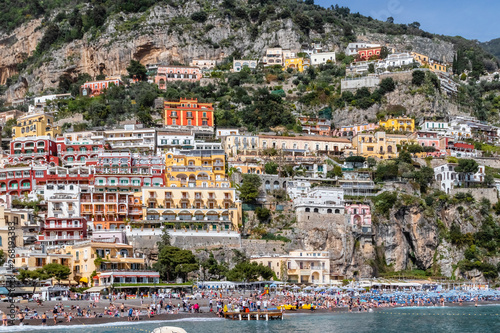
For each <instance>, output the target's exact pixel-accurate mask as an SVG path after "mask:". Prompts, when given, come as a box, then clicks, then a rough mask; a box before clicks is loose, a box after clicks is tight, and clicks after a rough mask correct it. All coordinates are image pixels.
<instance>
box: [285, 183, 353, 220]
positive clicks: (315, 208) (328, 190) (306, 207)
mask: <svg viewBox="0 0 500 333" xmlns="http://www.w3.org/2000/svg"><path fill="white" fill-rule="evenodd" d="M300 194H301V195H300V196H297V197H296V198H295V199H294V200H293V206H294V207H295V210H296V212H305V213H321V214H344V190H343V189H342V188H340V187H315V188H311V189H309V190H308V191H305V192H301V193H300Z"/></svg>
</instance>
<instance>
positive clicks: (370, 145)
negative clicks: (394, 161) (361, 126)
mask: <svg viewBox="0 0 500 333" xmlns="http://www.w3.org/2000/svg"><path fill="white" fill-rule="evenodd" d="M407 142H409V138H408V137H407V136H406V135H401V134H387V133H385V132H382V131H380V132H375V133H358V134H357V135H356V136H355V137H354V138H352V145H353V147H354V151H353V152H351V154H352V155H354V154H356V155H358V156H364V157H377V158H380V159H387V158H395V157H398V155H399V149H398V146H401V145H403V144H405V143H407Z"/></svg>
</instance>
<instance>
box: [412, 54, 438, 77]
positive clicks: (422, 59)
mask: <svg viewBox="0 0 500 333" xmlns="http://www.w3.org/2000/svg"><path fill="white" fill-rule="evenodd" d="M411 56H412V57H413V59H414V60H415V61H416V62H418V63H419V64H420V65H421V66H422V67H424V68H428V69H430V70H431V71H432V72H443V73H446V72H447V66H446V65H445V64H442V63H439V62H436V61H434V60H431V59H430V58H429V57H428V56H426V55H424V54H420V53H417V52H412V53H411Z"/></svg>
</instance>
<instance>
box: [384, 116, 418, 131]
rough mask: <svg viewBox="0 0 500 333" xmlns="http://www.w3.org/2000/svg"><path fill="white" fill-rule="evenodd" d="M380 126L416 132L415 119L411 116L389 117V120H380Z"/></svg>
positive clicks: (387, 128)
mask: <svg viewBox="0 0 500 333" xmlns="http://www.w3.org/2000/svg"><path fill="white" fill-rule="evenodd" d="M379 125H380V127H384V128H385V129H386V130H393V131H400V132H414V131H415V119H412V118H409V117H398V118H389V119H387V120H380V121H379Z"/></svg>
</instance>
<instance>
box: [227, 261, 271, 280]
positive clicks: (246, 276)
mask: <svg viewBox="0 0 500 333" xmlns="http://www.w3.org/2000/svg"><path fill="white" fill-rule="evenodd" d="M273 277H274V272H273V270H272V269H271V268H269V267H267V266H263V265H261V264H257V263H256V262H252V263H250V262H248V261H244V262H241V263H238V264H236V266H234V268H233V269H231V270H230V271H229V272H228V273H227V279H228V280H229V281H246V282H253V281H258V280H259V278H262V279H263V280H270V279H271V278H273Z"/></svg>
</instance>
